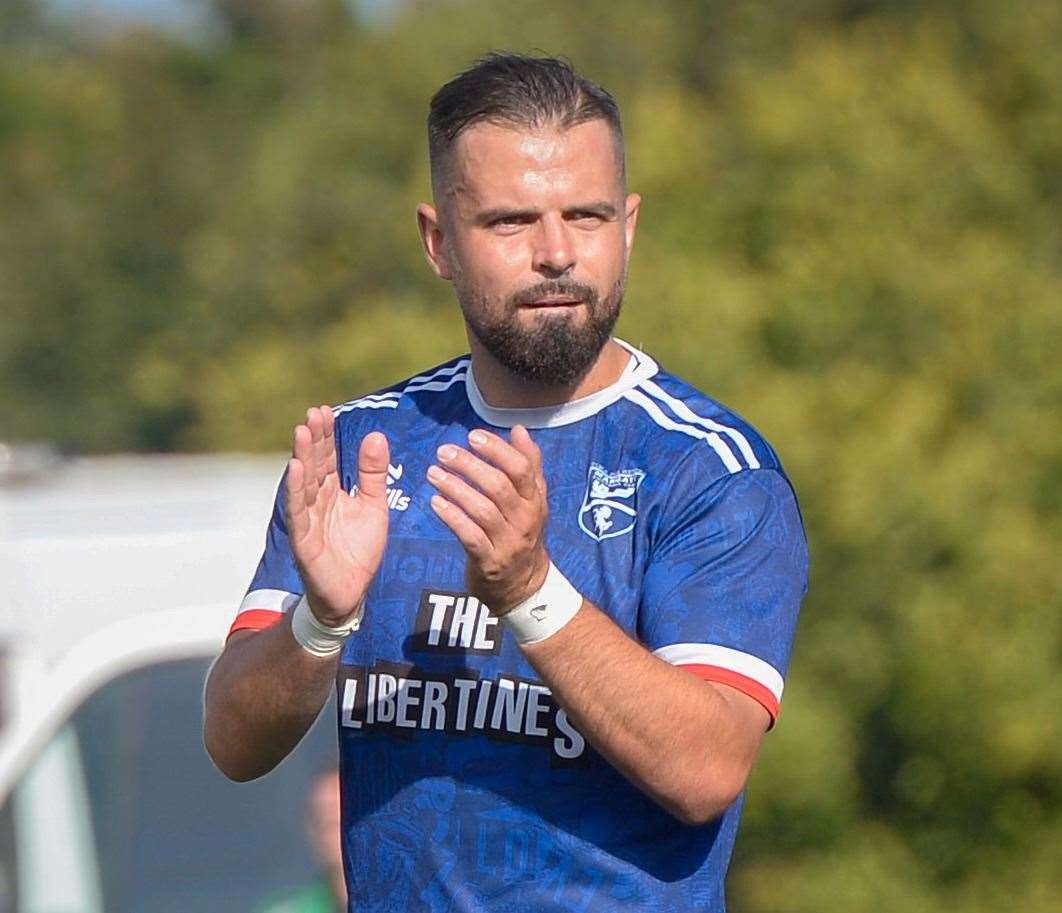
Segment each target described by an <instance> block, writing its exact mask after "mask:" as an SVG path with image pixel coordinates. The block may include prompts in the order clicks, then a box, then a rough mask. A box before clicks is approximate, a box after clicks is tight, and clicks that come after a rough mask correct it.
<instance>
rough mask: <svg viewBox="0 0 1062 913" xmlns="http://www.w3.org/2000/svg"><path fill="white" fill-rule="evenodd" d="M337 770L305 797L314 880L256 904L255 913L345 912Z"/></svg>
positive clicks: (323, 774)
mask: <svg viewBox="0 0 1062 913" xmlns="http://www.w3.org/2000/svg"><path fill="white" fill-rule="evenodd" d="M339 835H340V800H339V771H338V770H337V769H336V768H335V767H330V768H328V769H327V770H324V771H322V772H321V773H319V774H318V775H317V776H316V777H314V779H313V782H312V783H311V784H310V790H309V793H308V794H307V797H306V837H307V839H308V840H309V842H310V849H311V850H312V851H313V857H314V860H315V861H316V862H317V865H318V876H317V878H316V880H315V881H314V882H313V883H312V884H309V885H306V886H305V887H303V888H299V889H298V890H295V891H287V892H285V893H284V894H282V895H280V896H278V897H271V898H269V899H267V900H265V901H264V902H263V903H261V904H259V905H258V906H257V907H256V908H255V909H256V910H257V911H258V913H338V911H340V910H346V909H347V886H346V880H345V879H344V877H343V855H342V850H341V846H340V836H339Z"/></svg>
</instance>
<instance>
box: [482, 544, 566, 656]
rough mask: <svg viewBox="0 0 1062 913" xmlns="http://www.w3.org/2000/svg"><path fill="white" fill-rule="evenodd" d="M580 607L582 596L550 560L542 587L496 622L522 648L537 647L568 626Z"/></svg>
mask: <svg viewBox="0 0 1062 913" xmlns="http://www.w3.org/2000/svg"><path fill="white" fill-rule="evenodd" d="M582 605H583V597H582V594H581V593H580V592H579V591H578V590H577V589H576V588H575V587H574V586H572V584H571V583H570V582H569V581H568V578H567V577H565V576H564V575H563V574H562V573H561V572H560V570H559V569H558V568H557V566H556V565H555V564H554V563H553V562H552V561H551V562H550V563H549V569H548V570H547V571H546V577H545V580H544V581H543V582H542V585H541V586H540V587H539V588H538V589H537V590H536V591H535V592H534V593H532V594H531V595H530V596H528V597H527V598H526V599H524V600H523V601H522V602H520V603H517V605H515V606H513V607H512V608H511V609H509V611H507V612H506V613H505V614H504V615H502V616H501V617H500V619H499V620H500V622H501V624H502V625H503V626H504V627H505V628H507V629H508V630H509V631H510V632H511V633H512V635H513V637H515V638H516V642H517V643H518V644H520V645H521V646H524V645H526V644H537V643H540V642H541V641H543V640H546V639H547V638H549V637H552V636H553V635H554V634H556V633H557V632H558V631H559V630H560V629H561V628H563V627H564V626H565V625H567V624H568V622H570V621H571V620H572V619H573V618H574V617H575V616H576V614H577V613H578V611H579V609H580V608H581V607H582Z"/></svg>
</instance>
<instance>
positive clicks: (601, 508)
mask: <svg viewBox="0 0 1062 913" xmlns="http://www.w3.org/2000/svg"><path fill="white" fill-rule="evenodd" d="M644 478H645V473H644V472H643V471H642V470H641V469H619V470H616V471H615V472H608V471H606V469H605V467H604V466H601V465H600V464H598V463H591V464H590V468H589V470H588V471H587V479H586V493H585V494H584V495H583V504H582V507H580V508H579V528H580V529H582V531H583V532H584V533H586V534H587V535H588V536H589V537H590V538H591V539H596V540H597V541H598V542H600V541H601V540H602V539H611V538H613V537H614V536H622V535H623V534H624V533H629V532H630V531H631V530H632V529H634V521H635V519H636V518H637V516H638V488H639V486H640V485H641V484H642V480H643V479H644Z"/></svg>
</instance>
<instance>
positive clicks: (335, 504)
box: [284, 406, 389, 627]
mask: <svg viewBox="0 0 1062 913" xmlns="http://www.w3.org/2000/svg"><path fill="white" fill-rule="evenodd" d="M388 459H389V452H388V446H387V438H385V437H384V436H383V435H382V434H381V433H380V432H378V431H374V432H372V433H371V434H368V435H366V436H365V438H364V439H363V440H362V442H361V447H360V448H359V450H358V487H357V491H356V492H355V493H353V494H347V493H346V492H345V491H344V490H343V487H342V485H341V484H340V479H339V472H338V466H337V458H336V443H335V416H334V415H333V413H332V410H331V409H330V408H329V407H328V406H321V407H320V408H313V409H309V410H307V412H306V424H304V425H298V426H297V427H296V428H295V434H294V442H293V445H292V458H291V460H290V461H289V462H288V470H287V474H286V476H285V482H284V484H285V492H286V495H287V501H286V504H285V509H284V517H285V520H286V521H287V527H288V539H289V541H290V544H291V551H292V553H293V555H294V557H295V563H296V565H297V566H298V569H299V573H300V574H301V576H302V581H303V584H304V585H305V587H306V598H307V601H308V602H309V604H310V609H311V611H312V612H313V614H314V615H315V616H316V617H317V619H318V621H320V622H321V623H322V624H324V625H328V626H330V627H338V626H339V625H342V624H343V623H344V622H346V621H347V620H348V619H349V618H350V617H351V616H352V615H353V614H354V613H355V612H356V611H357V610H358V608H359V606H360V605H361V603H362V600H364V598H365V593H366V591H367V590H368V588H369V584H370V583H371V582H372V578H373V577H374V576H375V574H376V571H377V569H378V568H379V567H380V561H381V560H382V559H383V553H384V547H385V545H386V544H387V524H388V507H387V462H388Z"/></svg>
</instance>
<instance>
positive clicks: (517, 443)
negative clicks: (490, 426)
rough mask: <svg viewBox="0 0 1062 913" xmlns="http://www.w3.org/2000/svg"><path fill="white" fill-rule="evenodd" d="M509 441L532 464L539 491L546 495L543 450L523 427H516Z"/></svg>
mask: <svg viewBox="0 0 1062 913" xmlns="http://www.w3.org/2000/svg"><path fill="white" fill-rule="evenodd" d="M509 440H510V442H511V443H512V445H513V447H514V449H516V450H517V451H519V452H520V453H521V454H522V455H523V456H524V457H525V458H526V459H527V460H529V461H530V463H531V471H532V473H533V475H534V478H535V481H536V482H537V483H538V487H539V489H540V490H541V491H542V493H543V494H544V493H545V491H546V474H545V472H544V471H543V469H542V450H541V449H540V448H539V446H538V444H536V443H535V441H534V439H533V438H532V437H531V434H530V432H529V431H528V430H527V429H526V428H525V427H524V426H523V425H514V426H513V430H512V431H511V432H510V433H509Z"/></svg>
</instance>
